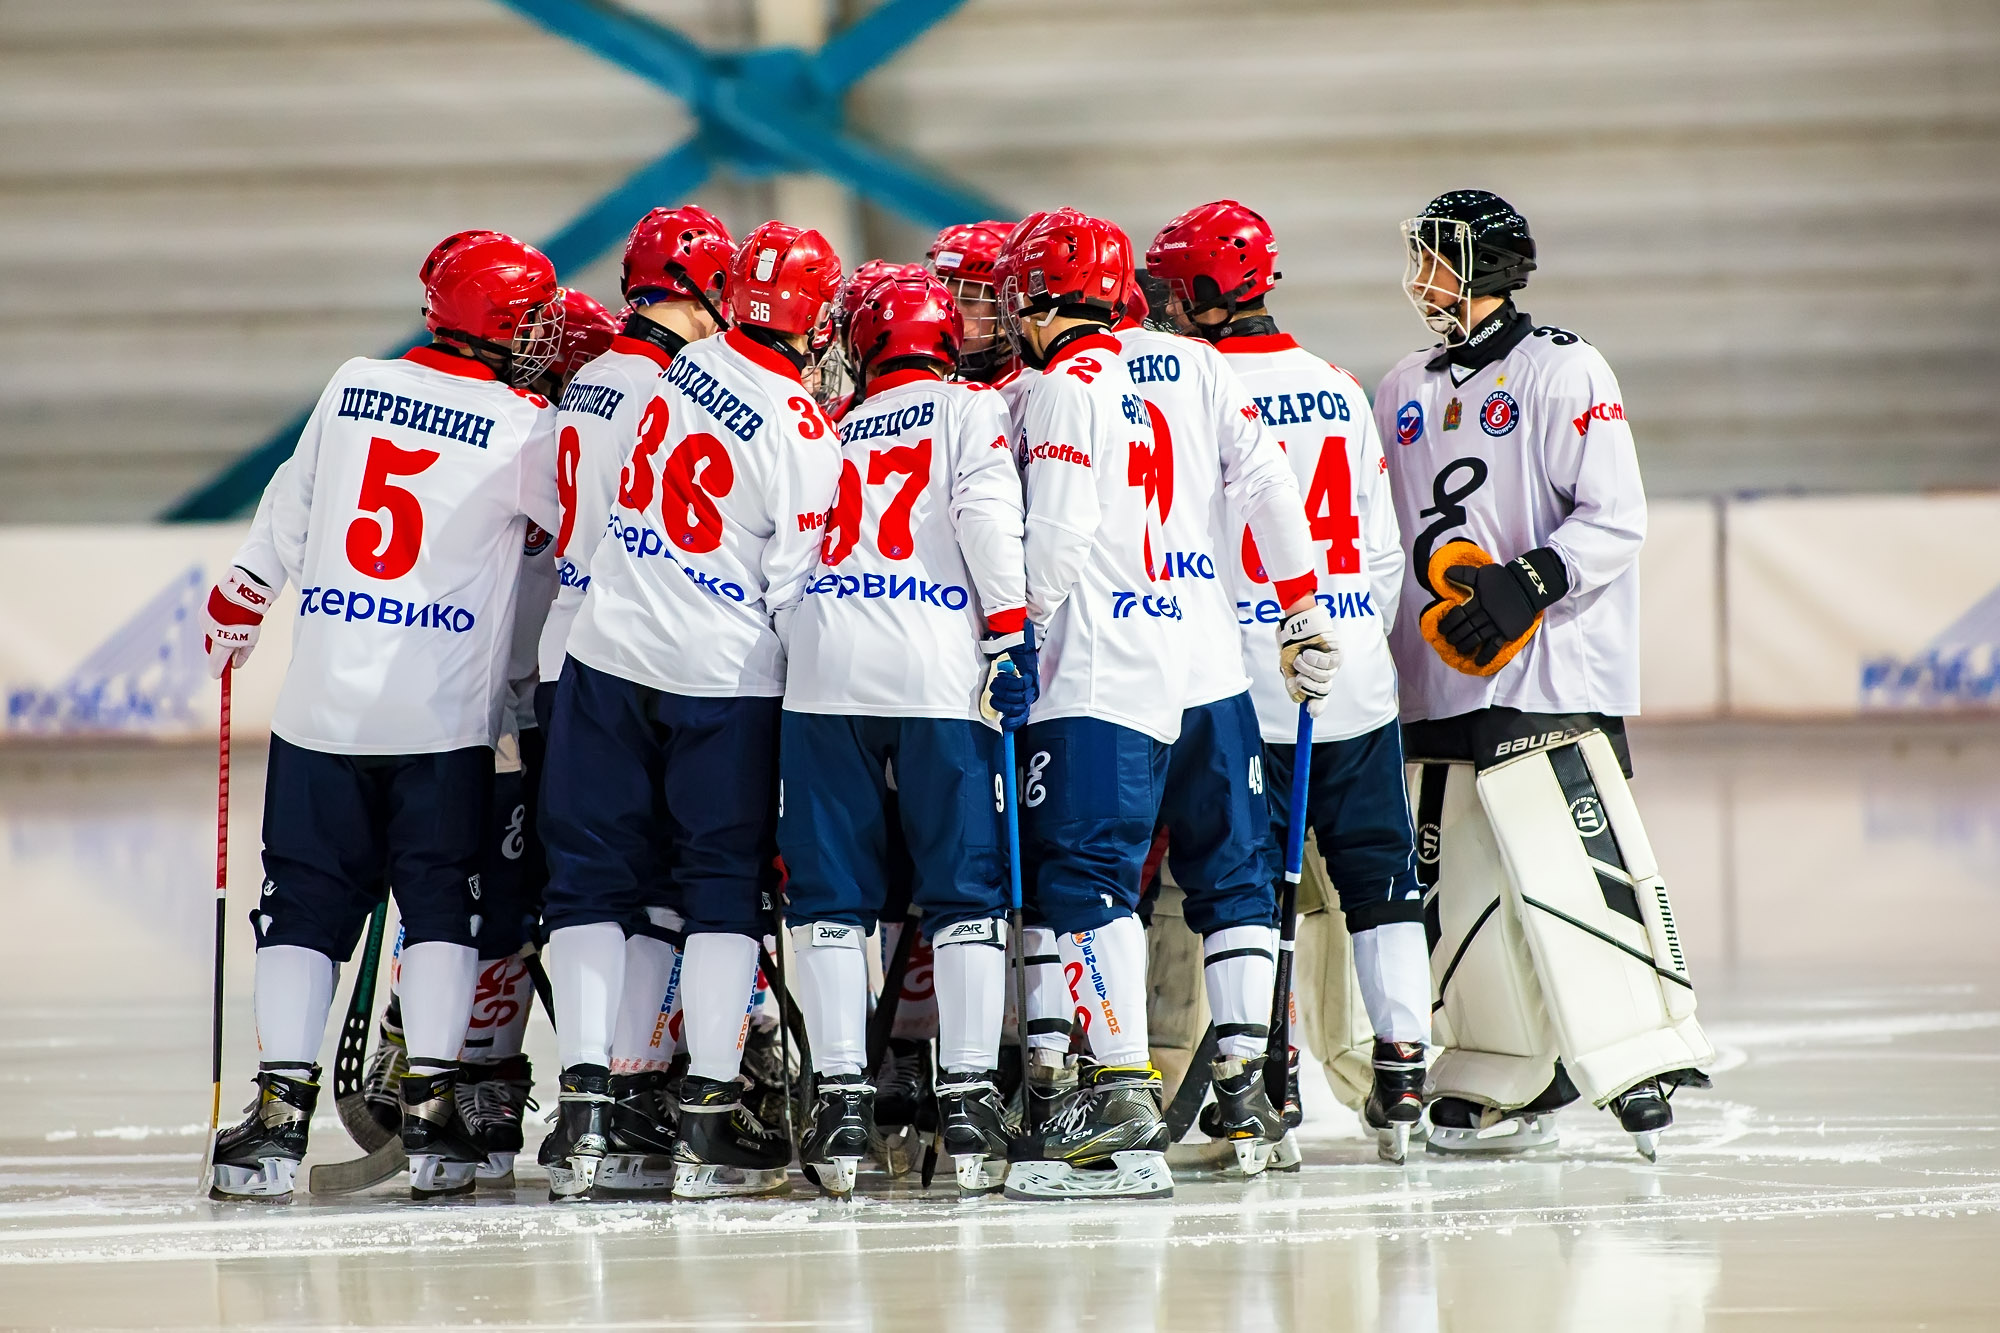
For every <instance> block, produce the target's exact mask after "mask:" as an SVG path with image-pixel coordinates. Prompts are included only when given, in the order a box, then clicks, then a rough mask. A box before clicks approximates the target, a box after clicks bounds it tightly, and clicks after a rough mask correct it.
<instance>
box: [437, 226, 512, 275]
mask: <svg viewBox="0 0 2000 1333" xmlns="http://www.w3.org/2000/svg"><path fill="white" fill-rule="evenodd" d="M506 239H508V237H507V233H506V232H503V231H486V230H484V229H481V228H474V229H473V230H471V231H455V232H453V233H452V234H451V235H449V236H447V237H445V238H444V239H443V240H441V241H439V242H438V243H437V244H436V245H434V246H432V247H431V252H430V253H429V254H427V255H425V256H424V264H423V267H422V268H420V269H418V270H417V281H418V282H421V283H423V284H424V286H426V287H428V286H430V285H431V275H432V274H433V273H435V272H437V266H438V264H439V263H440V262H441V261H442V260H443V259H444V257H445V256H446V255H448V254H450V253H451V252H452V251H453V250H455V249H457V248H458V247H459V246H461V245H469V244H471V243H472V242H473V241H504V240H506Z"/></svg>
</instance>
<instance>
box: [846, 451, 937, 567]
mask: <svg viewBox="0 0 2000 1333" xmlns="http://www.w3.org/2000/svg"><path fill="white" fill-rule="evenodd" d="M891 477H901V478H902V479H903V482H902V485H900V486H898V487H897V488H896V494H895V495H894V496H892V497H891V498H890V500H889V504H888V507H887V508H885V509H884V510H883V511H882V521H881V523H879V524H878V525H876V531H875V549H876V550H878V551H880V552H881V553H882V554H883V555H884V556H886V557H887V558H888V559H890V560H908V559H909V558H910V556H911V555H913V554H915V552H916V549H917V543H916V538H915V536H914V535H913V534H912V533H911V531H910V515H911V513H912V512H913V511H914V510H915V509H916V507H917V497H918V496H920V495H922V494H923V493H924V487H926V486H928V485H930V481H931V442H930V441H929V440H927V439H925V440H918V441H917V442H916V443H915V444H904V445H898V446H897V447H896V448H894V449H871V450H869V452H868V484H869V485H870V486H881V485H884V484H885V483H887V482H888V480H889V479H890V478H891ZM861 508H862V506H861V472H860V469H858V468H856V467H855V466H854V463H853V461H852V460H849V461H846V462H843V463H842V464H841V465H840V489H839V491H837V492H836V493H835V495H834V499H833V508H831V509H829V510H828V511H827V514H826V535H825V536H824V537H822V538H821V539H820V551H819V556H820V559H821V560H822V561H823V562H825V563H826V564H829V565H837V564H839V563H840V562H841V561H843V560H845V559H847V554H848V552H850V551H852V550H853V549H854V547H855V544H856V543H857V542H859V541H860V540H861Z"/></svg>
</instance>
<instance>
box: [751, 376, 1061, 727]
mask: <svg viewBox="0 0 2000 1333" xmlns="http://www.w3.org/2000/svg"><path fill="white" fill-rule="evenodd" d="M838 431H839V435H840V441H841V454H842V457H843V460H844V461H843V462H842V464H841V471H840V489H839V498H838V499H836V500H835V502H834V505H833V508H832V509H831V510H829V511H828V513H827V518H826V532H825V536H824V538H823V540H822V541H821V543H820V563H819V566H818V568H817V570H816V571H815V573H814V576H813V578H812V580H811V582H809V583H807V584H806V597H805V602H804V604H803V605H801V606H800V607H799V609H798V610H797V612H795V613H794V614H793V615H792V616H791V618H790V623H789V625H788V626H787V629H786V641H785V648H786V656H787V659H788V663H789V667H790V674H789V675H788V677H787V678H786V682H785V707H786V708H788V709H790V710H792V711H793V712H797V713H838V714H859V715H863V716H868V717H936V718H966V719H970V720H974V721H978V720H982V719H981V714H980V711H979V700H980V696H981V695H982V694H983V693H984V690H985V684H986V656H985V654H984V653H982V652H981V651H980V649H979V639H980V636H981V635H982V634H983V633H985V631H986V629H987V623H988V619H989V618H990V617H996V616H997V617H1000V618H1002V619H1003V620H1007V619H1011V620H1012V621H1013V622H1018V621H1019V620H1020V618H1021V608H1022V605H1023V603H1024V600H1025V598H1026V595H1027V593H1026V574H1025V572H1024V569H1023V566H1022V555H1021V477H1020V474H1019V473H1018V472H1016V471H1015V470H1014V457H1013V453H1012V451H1011V449H1010V446H1009V440H1008V421H1007V411H1006V406H1005V404H1004V403H1003V402H1002V401H1001V398H1000V395H999V394H998V393H997V392H995V391H994V390H992V389H989V388H986V387H984V386H983V385H971V384H952V383H947V382H946V381H944V380H941V379H938V378H937V377H936V376H934V375H931V374H929V373H927V372H925V371H921V370H902V371H893V372H891V373H889V374H887V375H884V376H882V377H880V378H879V379H877V380H874V381H871V382H870V384H869V386H868V396H867V397H866V398H864V399H862V400H861V402H860V403H858V404H855V405H853V406H851V407H850V408H849V409H848V411H847V413H846V414H845V415H844V416H842V417H841V420H840V425H839V427H838ZM1008 612H1012V613H1013V615H1012V616H1011V618H1010V617H1008V616H1007V613H1008ZM1012 627H1014V628H1018V623H1016V624H1014V625H1013V626H1012Z"/></svg>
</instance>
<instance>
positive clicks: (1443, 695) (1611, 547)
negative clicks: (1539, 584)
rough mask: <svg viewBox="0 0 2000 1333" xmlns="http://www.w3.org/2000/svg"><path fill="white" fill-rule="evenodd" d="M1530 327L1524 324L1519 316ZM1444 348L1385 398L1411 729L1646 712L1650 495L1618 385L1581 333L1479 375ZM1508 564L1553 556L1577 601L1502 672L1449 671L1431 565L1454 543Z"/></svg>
mask: <svg viewBox="0 0 2000 1333" xmlns="http://www.w3.org/2000/svg"><path fill="white" fill-rule="evenodd" d="M1522 318H1523V319H1524V320H1525V319H1526V317H1525V316H1523V317H1522ZM1435 355H1436V349H1435V348H1432V349H1429V350H1426V351H1422V352H1415V353H1412V354H1411V355H1409V356H1407V357H1405V358H1403V360H1402V361H1400V362H1398V363H1397V364H1396V365H1395V366H1394V367H1392V368H1391V369H1390V371H1389V373H1388V375H1387V376H1385V377H1384V378H1383V380H1382V385H1381V388H1380V389H1378V390H1377V391H1376V398H1375V414H1376V416H1377V418H1378V419H1379V420H1380V422H1381V425H1382V430H1383V433H1384V434H1385V435H1388V436H1392V437H1393V438H1394V440H1395V443H1393V444H1390V445H1389V446H1387V448H1388V459H1389V464H1388V465H1389V475H1390V479H1391V480H1392V481H1393V482H1394V484H1395V497H1396V509H1397V513H1398V515H1399V517H1400V518H1401V520H1402V529H1403V540H1404V542H1405V544H1406V547H1407V549H1408V551H1409V568H1408V572H1407V574H1406V575H1405V577H1404V583H1403V603H1404V613H1403V616H1402V618H1401V619H1400V620H1399V621H1398V623H1397V626H1396V630H1395V636H1394V647H1395V650H1396V662H1397V665H1398V666H1400V667H1401V668H1402V672H1403V717H1404V719H1405V720H1406V721H1416V720H1420V719H1427V718H1441V717H1453V716H1456V715H1457V714H1459V713H1467V712H1471V711H1472V710H1474V709H1478V708H1487V707H1494V706H1500V707H1507V708H1518V709H1521V710H1522V711H1523V712H1530V713H1584V712H1589V713H1609V714H1612V715H1613V716H1618V717H1629V716H1631V715H1633V714H1636V713H1637V712H1638V711H1639V564H1638V560H1639V549H1640V547H1641V546H1643V545H1644V544H1645V540H1646V491H1645V486H1644V484H1643V483H1642V482H1641V480H1640V476H1639V456H1638V453H1637V451H1636V449H1635V448H1634V445H1633V441H1632V428H1631V426H1630V425H1629V424H1628V423H1627V422H1626V420H1625V406H1624V400H1623V398H1622V397H1621V396H1620V394H1619V391H1618V380H1617V378H1616V377H1615V376H1614V375H1613V374H1612V373H1611V367H1610V366H1609V365H1607V364H1606V363H1605V360H1604V357H1603V356H1602V355H1601V354H1600V353H1599V352H1598V350H1597V349H1596V348H1594V347H1592V346H1591V345H1590V344H1589V343H1587V342H1585V341H1584V340H1583V339H1581V338H1579V337H1578V336H1577V335H1576V334H1574V333H1571V332H1569V331H1567V330H1565V329H1559V328H1555V327H1552V326H1550V325H1542V326H1539V327H1534V328H1532V330H1531V331H1527V332H1524V333H1522V334H1521V335H1520V337H1519V341H1518V342H1516V343H1515V344H1514V346H1513V347H1511V348H1510V349H1509V350H1508V351H1507V352H1506V353H1505V355H1503V356H1501V357H1500V358H1499V359H1498V360H1496V361H1493V362H1491V363H1489V364H1487V365H1485V366H1482V367H1480V368H1478V369H1476V370H1470V371H1468V370H1464V369H1462V368H1459V367H1454V366H1450V365H1446V366H1443V367H1441V368H1440V369H1437V370H1432V369H1430V368H1429V363H1430V362H1431V361H1432V360H1433V359H1434V358H1435ZM1460 538H1462V539H1464V540H1467V541H1472V542H1476V543H1477V544H1478V545H1479V546H1480V547H1481V548H1482V549H1484V550H1485V551H1486V552H1487V553H1488V554H1490V555H1491V556H1492V557H1493V558H1494V559H1496V560H1511V559H1513V558H1514V557H1515V556H1518V555H1520V554H1521V553H1522V552H1523V551H1529V550H1533V549H1535V548H1536V547H1539V546H1547V547H1550V548H1552V549H1553V550H1555V551H1556V553H1557V554H1558V555H1560V556H1561V557H1562V561H1563V564H1564V565H1565V566H1566V568H1567V570H1568V573H1569V580H1570V591H1569V593H1568V595H1567V596H1565V597H1564V598H1563V599H1562V600H1561V601H1559V602H1557V603H1556V604H1555V605H1554V606H1551V607H1549V608H1548V610H1547V611H1545V612H1544V613H1543V615H1542V625H1541V628H1540V629H1539V630H1537V631H1536V632H1535V635H1534V637H1533V638H1531V639H1529V640H1528V643H1527V645H1526V646H1525V647H1524V648H1522V650H1521V651H1520V652H1519V653H1517V654H1516V655H1515V657H1514V660H1513V661H1511V662H1509V663H1508V664H1507V665H1506V666H1504V667H1502V668H1501V669H1500V670H1499V671H1497V672H1495V673H1494V674H1493V675H1491V676H1468V675H1465V674H1463V673H1461V672H1458V671H1454V670H1453V669H1452V668H1450V667H1448V666H1446V665H1445V664H1444V661H1443V660H1442V659H1441V658H1439V657H1438V655H1437V653H1436V652H1435V651H1433V650H1432V649H1431V647H1430V645H1429V644H1427V643H1425V642H1424V638H1423V634H1422V632H1421V630H1420V628H1419V616H1420V613H1421V612H1422V610H1423V608H1424V607H1425V605H1427V604H1428V603H1429V602H1430V601H1431V600H1432V598H1433V596H1434V593H1433V591H1432V590H1431V589H1430V588H1429V587H1428V586H1427V585H1426V583H1425V579H1426V578H1427V576H1428V571H1427V568H1426V566H1428V564H1429V562H1430V557H1431V553H1432V552H1433V551H1435V550H1436V549H1437V548H1438V547H1440V546H1442V545H1443V544H1444V543H1446V542H1449V541H1452V540H1454V539H1460Z"/></svg>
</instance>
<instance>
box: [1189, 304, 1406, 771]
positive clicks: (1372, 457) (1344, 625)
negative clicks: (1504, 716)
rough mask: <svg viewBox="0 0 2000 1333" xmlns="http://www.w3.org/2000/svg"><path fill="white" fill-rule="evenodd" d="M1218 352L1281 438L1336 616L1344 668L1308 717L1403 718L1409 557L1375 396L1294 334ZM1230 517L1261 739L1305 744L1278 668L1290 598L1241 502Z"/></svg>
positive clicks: (1361, 728)
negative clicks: (1395, 627)
mask: <svg viewBox="0 0 2000 1333" xmlns="http://www.w3.org/2000/svg"><path fill="white" fill-rule="evenodd" d="M1221 350H1222V352H1223V353H1224V354H1225V355H1226V356H1227V358H1228V360H1229V364H1230V366H1231V367H1232V368H1233V369H1234V370H1235V371H1236V374H1237V375H1238V377H1239V378H1240V379H1241V380H1242V382H1243V384H1244V386H1245V387H1246V388H1247V389H1248V391H1249V393H1250V396H1251V399H1252V401H1254V402H1255V403H1256V405H1257V414H1258V416H1260V417H1261V418H1262V419H1263V421H1264V424H1265V425H1266V426H1267V427H1268V428H1269V429H1270V431H1271V433H1272V434H1273V435H1275V436H1276V437H1277V440H1278V442H1279V445H1280V446H1281V447H1282V448H1283V450H1284V456H1285V460H1286V462H1287V463H1289V464H1290V466H1291V472H1292V476H1293V478H1294V479H1295V482H1296V485H1297V486H1298V488H1299V490H1300V491H1302V492H1303V494H1304V500H1305V523H1306V529H1307V532H1308V535H1309V537H1310V540H1311V543H1312V552H1313V560H1314V573H1315V574H1316V575H1317V577H1318V580H1319V593H1318V596H1319V603H1320V605H1321V606H1323V607H1325V608H1326V609H1327V613H1328V614H1329V615H1331V616H1332V617H1333V623H1334V637H1335V638H1336V639H1337V640H1338V642H1339V644H1340V670H1339V672H1338V673H1336V674H1335V676H1334V678H1333V693H1332V694H1331V695H1330V696H1329V697H1328V699H1327V703H1326V709H1325V711H1323V712H1322V713H1321V714H1320V716H1319V718H1318V719H1317V721H1315V722H1314V724H1313V739H1314V740H1315V741H1336V740H1347V739H1349V738H1351V737H1354V736H1359V735H1363V734H1364V733H1366V732H1370V731H1373V730H1375V729H1376V728H1378V727H1381V726H1383V725H1384V724H1386V723H1389V722H1392V721H1394V720H1395V717H1396V666H1395V662H1394V660H1393V659H1392V657H1391V654H1390V651H1389V639H1388V633H1389V626H1390V624H1391V623H1392V622H1393V621H1394V620H1395V615H1396V601H1395V599H1396V589H1397V587H1398V586H1399V583H1400V580H1401V579H1402V563H1403V549H1402V546H1401V544H1400V542H1399V541H1398V538H1397V528H1396V514H1395V507H1394V503H1393V500H1392V498H1391V495H1390V490H1389V479H1388V476H1387V474H1386V472H1385V471H1384V465H1383V460H1382V441H1381V437H1380V436H1379V435H1377V434H1376V431H1375V422H1374V419H1373V418H1372V417H1371V416H1370V415H1369V410H1368V395H1367V394H1366V393H1364V392H1363V391H1362V388H1361V385H1360V383H1359V382H1358V381H1357V380H1356V379H1355V378H1354V377H1353V376H1352V375H1350V374H1348V373H1347V372H1346V371H1344V370H1342V369H1340V368H1339V367H1338V366H1332V365H1328V364H1327V363H1326V362H1325V361H1322V360H1320V359H1319V358H1318V357H1316V356H1314V355H1313V354H1312V353H1311V352H1308V351H1306V350H1305V349H1304V348H1302V347H1300V346H1299V345H1298V343H1297V342H1296V341H1294V340H1293V338H1292V337H1291V335H1290V334H1284V333H1274V334H1253V335H1249V336H1245V337H1236V338H1228V339H1225V340H1223V342H1222V343H1221ZM1232 499H1233V497H1232ZM1231 513H1232V530H1233V531H1234V532H1235V533H1236V534H1237V541H1236V544H1235V548H1234V550H1233V551H1232V553H1231V554H1232V557H1233V558H1232V559H1230V561H1229V562H1228V571H1229V578H1230V583H1231V588H1232V591H1233V593H1234V600H1235V603H1236V608H1235V609H1236V622H1237V625H1238V626H1239V628H1240V632H1241V644H1242V650H1243V661H1244V664H1245V666H1246V667H1247V668H1248V669H1249V671H1250V676H1251V687H1250V697H1251V700H1252V702H1254V703H1255V704H1256V706H1257V723H1258V726H1259V727H1260V729H1261V730H1262V731H1263V733H1264V739H1265V740H1266V741H1271V742H1276V743H1281V744H1290V743H1291V742H1293V741H1295V740H1297V739H1298V717H1299V706H1298V705H1297V704H1295V703H1293V702H1292V699H1291V696H1290V695H1288V694H1287V693H1286V692H1285V683H1284V678H1283V677H1282V676H1281V675H1280V674H1279V671H1278V633H1277V626H1278V622H1279V621H1280V620H1282V619H1283V618H1284V617H1283V610H1284V608H1283V605H1282V604H1281V603H1282V601H1283V598H1282V596H1281V594H1279V593H1278V592H1277V590H1276V586H1275V584H1274V583H1273V576H1274V574H1275V571H1274V570H1273V569H1271V568H1270V567H1269V565H1268V562H1267V561H1266V560H1265V559H1264V558H1263V547H1264V545H1265V541H1264V536H1263V533H1262V531H1261V530H1254V528H1255V525H1254V524H1253V523H1252V522H1251V521H1249V519H1250V516H1249V515H1247V514H1246V513H1245V511H1244V509H1243V508H1242V507H1240V506H1234V505H1233V506H1232V510H1231ZM1278 577H1279V578H1282V576H1278Z"/></svg>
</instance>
